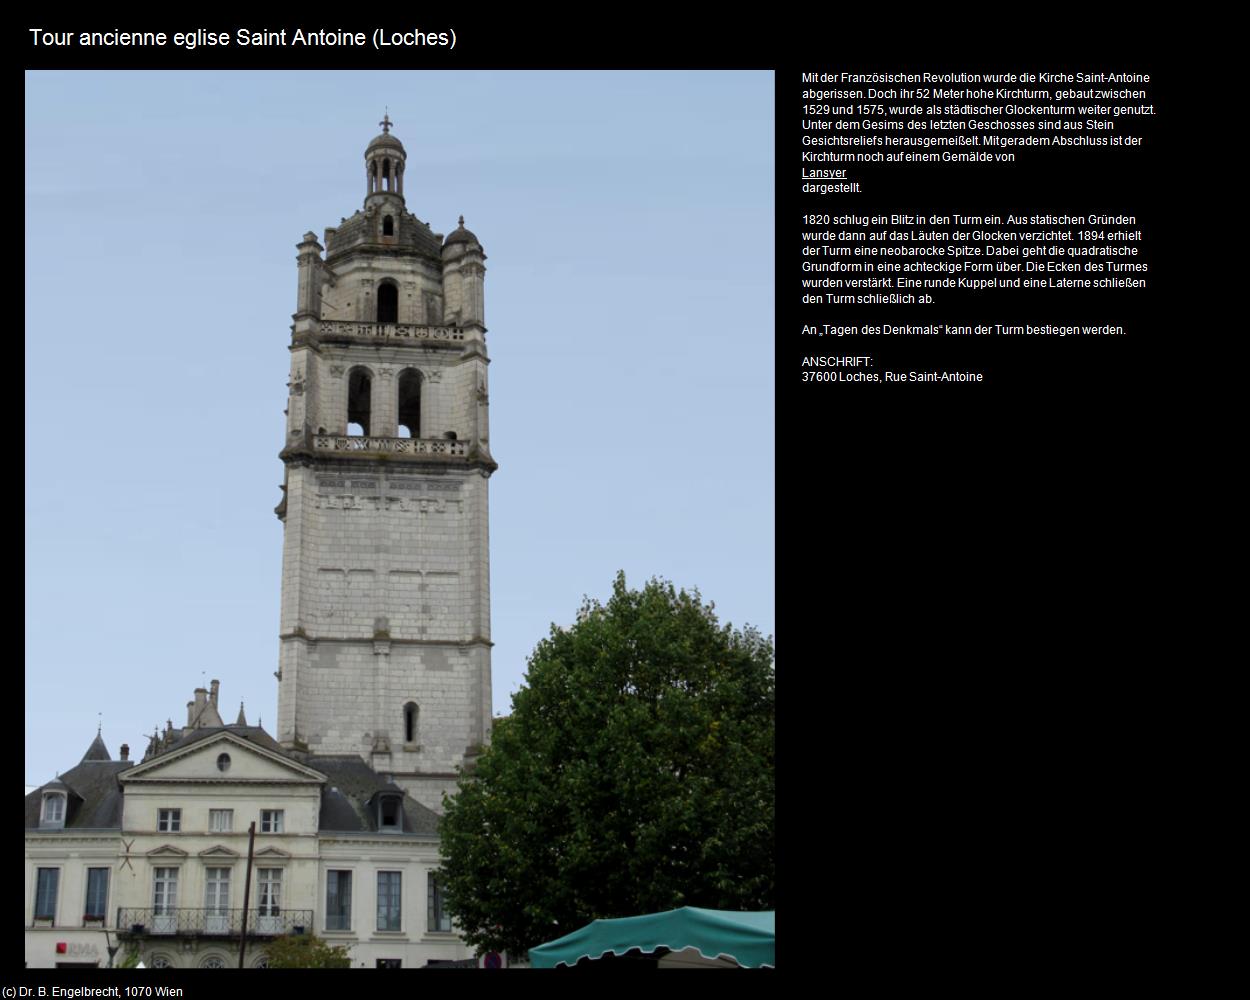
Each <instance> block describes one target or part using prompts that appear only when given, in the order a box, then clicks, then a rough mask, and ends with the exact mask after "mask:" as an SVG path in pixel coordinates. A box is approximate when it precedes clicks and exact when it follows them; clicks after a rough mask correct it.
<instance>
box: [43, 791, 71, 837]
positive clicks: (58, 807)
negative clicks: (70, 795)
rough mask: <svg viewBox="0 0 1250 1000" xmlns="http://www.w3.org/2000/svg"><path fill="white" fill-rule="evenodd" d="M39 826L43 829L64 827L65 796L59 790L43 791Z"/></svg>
mask: <svg viewBox="0 0 1250 1000" xmlns="http://www.w3.org/2000/svg"><path fill="white" fill-rule="evenodd" d="M39 826H40V828H42V829H44V830H60V829H63V828H64V827H65V796H64V794H62V793H61V792H45V793H44V796H43V813H42V815H41V816H40V818H39Z"/></svg>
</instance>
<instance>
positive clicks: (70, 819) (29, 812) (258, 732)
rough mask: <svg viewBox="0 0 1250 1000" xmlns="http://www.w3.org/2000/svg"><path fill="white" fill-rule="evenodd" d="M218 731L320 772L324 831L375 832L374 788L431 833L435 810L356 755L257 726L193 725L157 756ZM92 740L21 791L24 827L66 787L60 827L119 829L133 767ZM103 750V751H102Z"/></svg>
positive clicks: (414, 828)
mask: <svg viewBox="0 0 1250 1000" xmlns="http://www.w3.org/2000/svg"><path fill="white" fill-rule="evenodd" d="M221 733H232V734H234V735H235V736H238V737H241V738H242V739H244V740H247V741H248V742H250V743H254V744H255V745H256V746H258V747H263V748H264V749H266V750H269V751H271V752H273V753H276V754H278V755H279V756H282V757H285V758H286V759H287V760H291V761H294V762H296V763H299V764H303V765H304V766H306V767H311V768H312V769H313V770H315V771H319V772H321V773H322V774H324V775H325V776H326V782H325V784H324V785H323V786H322V789H321V813H320V818H319V821H318V825H319V829H320V830H321V831H324V832H327V833H369V832H376V831H377V829H378V824H377V815H378V809H377V802H376V799H375V797H376V796H377V795H378V793H380V792H394V793H396V794H402V795H403V796H404V829H403V832H404V833H408V834H421V835H425V836H436V835H437V834H438V819H439V817H438V814H437V813H435V812H434V811H433V810H431V809H427V808H426V807H425V806H423V805H421V803H419V802H417V801H416V800H415V799H413V798H412V797H411V796H409V795H407V794H405V793H404V791H403V789H402V788H400V787H399V786H398V785H396V784H394V783H393V782H390V781H387V780H386V778H384V777H383V776H382V775H380V774H378V772H377V771H375V770H373V768H371V767H370V766H369V765H368V764H366V763H365V762H364V761H363V760H362V759H361V758H360V757H357V756H355V755H354V754H314V753H307V752H301V751H292V750H286V749H284V748H283V747H282V746H281V745H280V744H279V743H278V742H277V740H275V739H274V738H273V737H272V736H270V735H269V734H268V733H267V732H265V730H263V729H262V728H261V727H260V726H239V725H234V726H211V727H208V728H205V729H196V730H193V731H192V732H190V733H188V734H187V735H186V736H183V737H180V738H179V739H177V740H175V741H174V742H173V743H172V744H170V745H169V746H168V747H162V749H161V751H160V753H159V754H157V757H156V758H152V757H148V758H147V760H149V761H150V760H153V759H159V758H160V757H164V756H165V755H166V754H168V753H170V752H171V751H173V750H180V749H182V748H184V747H188V746H192V745H193V744H196V743H201V742H203V741H204V740H207V739H211V738H212V737H214V736H218V735H220V734H221ZM96 743H99V744H100V747H99V749H103V743H102V742H100V740H99V738H98V737H97V739H96V742H93V743H92V744H91V747H90V748H89V749H88V750H87V755H86V756H85V757H84V758H83V759H82V761H80V762H79V763H78V765H77V766H75V767H73V768H71V769H70V770H68V771H66V772H65V773H64V774H62V775H60V777H59V778H57V779H55V780H53V781H50V782H48V783H47V784H44V785H41V786H40V787H39V788H37V789H35V791H33V792H31V793H30V794H29V795H27V796H26V816H25V819H26V828H27V829H28V830H29V829H36V830H37V829H38V828H39V814H40V811H41V809H42V807H43V792H44V791H46V790H48V789H50V788H58V787H64V788H66V789H68V791H69V795H68V815H67V817H66V823H65V829H66V830H68V831H72V830H84V829H117V830H120V829H121V822H122V787H121V783H120V782H119V781H118V780H117V776H118V775H119V774H121V773H122V772H123V771H126V770H129V769H130V768H132V767H134V766H135V763H136V762H135V761H131V760H121V761H114V760H107V759H105V760H100V759H98V758H97V757H96V754H97V753H98V750H97V747H96ZM107 753H108V751H107V750H105V754H106V756H107Z"/></svg>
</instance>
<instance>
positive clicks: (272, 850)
mask: <svg viewBox="0 0 1250 1000" xmlns="http://www.w3.org/2000/svg"><path fill="white" fill-rule="evenodd" d="M252 856H253V857H256V858H264V859H266V860H267V861H277V860H280V859H285V858H289V857H291V852H290V851H283V850H279V849H278V848H276V847H266V848H264V849H262V850H259V851H257V852H256V853H255V854H254V855H252Z"/></svg>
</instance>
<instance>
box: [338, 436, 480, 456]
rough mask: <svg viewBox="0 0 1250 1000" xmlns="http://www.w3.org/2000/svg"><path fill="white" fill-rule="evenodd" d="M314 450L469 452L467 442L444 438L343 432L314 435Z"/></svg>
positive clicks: (463, 454) (397, 453)
mask: <svg viewBox="0 0 1250 1000" xmlns="http://www.w3.org/2000/svg"><path fill="white" fill-rule="evenodd" d="M313 449H314V450H315V451H336V452H353V451H354V452H371V453H377V452H384V453H386V454H388V455H424V456H431V455H433V456H437V457H442V458H451V457H455V456H461V457H463V456H465V455H468V454H469V444H468V442H467V441H448V440H446V439H444V438H401V437H356V436H352V435H346V434H314V435H313Z"/></svg>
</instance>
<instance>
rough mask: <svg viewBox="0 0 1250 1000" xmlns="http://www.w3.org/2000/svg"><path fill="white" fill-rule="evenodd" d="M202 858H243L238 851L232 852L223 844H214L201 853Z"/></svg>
mask: <svg viewBox="0 0 1250 1000" xmlns="http://www.w3.org/2000/svg"><path fill="white" fill-rule="evenodd" d="M199 856H200V857H201V858H239V857H242V855H241V854H239V852H238V851H232V850H230V848H228V847H225V846H223V845H222V844H214V845H213V846H212V847H209V848H207V849H205V850H203V851H200V854H199Z"/></svg>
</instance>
